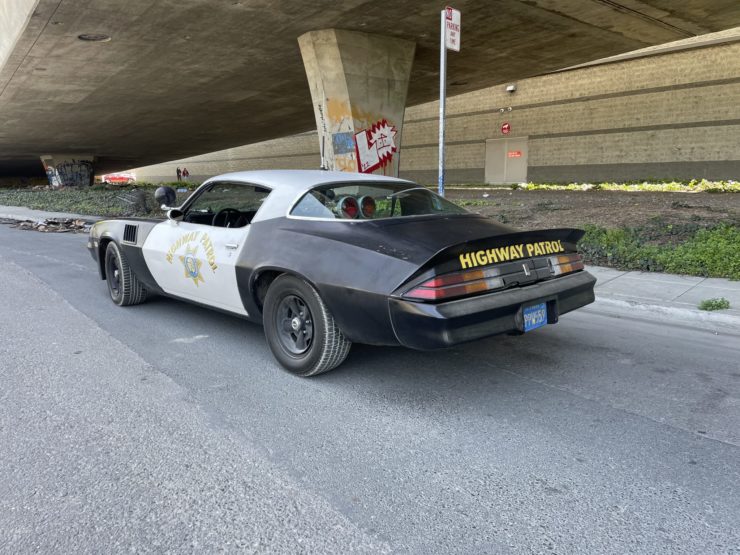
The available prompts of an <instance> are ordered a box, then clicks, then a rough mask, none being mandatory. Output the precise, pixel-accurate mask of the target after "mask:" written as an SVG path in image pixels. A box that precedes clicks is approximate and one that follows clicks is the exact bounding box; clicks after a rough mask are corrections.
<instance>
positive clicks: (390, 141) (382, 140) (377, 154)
mask: <svg viewBox="0 0 740 555" xmlns="http://www.w3.org/2000/svg"><path fill="white" fill-rule="evenodd" d="M396 134H397V131H396V127H395V126H393V125H390V124H389V123H388V121H387V120H385V119H382V120H380V121H376V122H375V123H374V124H373V125H372V126H371V127H370V128H369V129H363V130H362V131H360V132H359V133H357V134H355V151H356V153H357V169H358V170H359V171H360V172H362V173H372V172H373V171H375V170H377V169H378V168H384V167H386V166H387V165H388V164H389V163H390V162H391V160H393V154H394V153H395V152H396V151H397V150H398V147H396V140H395V139H396Z"/></svg>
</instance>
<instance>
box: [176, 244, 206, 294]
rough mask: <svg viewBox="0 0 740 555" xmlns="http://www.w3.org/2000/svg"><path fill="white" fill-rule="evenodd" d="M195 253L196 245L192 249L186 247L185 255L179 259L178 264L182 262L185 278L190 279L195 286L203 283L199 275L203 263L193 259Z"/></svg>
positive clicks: (196, 250)
mask: <svg viewBox="0 0 740 555" xmlns="http://www.w3.org/2000/svg"><path fill="white" fill-rule="evenodd" d="M197 252H198V245H195V246H193V247H192V248H190V247H188V248H187V249H185V254H184V255H183V256H181V257H180V262H182V265H183V268H184V269H185V277H186V278H189V279H192V280H193V283H195V285H196V286H197V285H198V282H199V281H202V282H205V280H204V279H203V275H202V274H201V273H200V267H201V266H202V265H203V261H202V260H198V259H197V258H195V255H196V254H197Z"/></svg>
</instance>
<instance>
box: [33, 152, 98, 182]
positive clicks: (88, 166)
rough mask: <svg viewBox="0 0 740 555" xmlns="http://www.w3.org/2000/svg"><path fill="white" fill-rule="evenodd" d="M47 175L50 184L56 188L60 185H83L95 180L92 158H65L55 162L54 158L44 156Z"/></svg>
mask: <svg viewBox="0 0 740 555" xmlns="http://www.w3.org/2000/svg"><path fill="white" fill-rule="evenodd" d="M42 161H43V163H44V169H45V170H46V177H47V178H48V180H49V186H51V187H52V188H54V189H57V188H59V187H82V186H86V185H90V184H92V182H93V176H94V174H93V165H92V162H91V161H90V160H75V159H72V160H64V161H63V162H60V163H58V164H54V161H53V159H52V158H43V159H42Z"/></svg>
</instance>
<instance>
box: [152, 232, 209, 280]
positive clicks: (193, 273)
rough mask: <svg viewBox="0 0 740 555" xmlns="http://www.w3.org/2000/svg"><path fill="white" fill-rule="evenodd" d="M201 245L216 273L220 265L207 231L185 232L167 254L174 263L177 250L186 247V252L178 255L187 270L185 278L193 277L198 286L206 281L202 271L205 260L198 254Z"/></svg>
mask: <svg viewBox="0 0 740 555" xmlns="http://www.w3.org/2000/svg"><path fill="white" fill-rule="evenodd" d="M200 247H203V253H204V254H205V262H207V264H208V267H209V268H210V269H211V272H213V273H216V270H217V269H218V266H217V265H216V253H215V251H214V249H213V241H211V238H210V237H209V235H208V234H207V233H203V232H200V231H191V232H190V233H185V234H183V235H182V236H180V237H179V238H178V239H177V241H175V242H174V243H172V245H170V248H169V249H168V250H167V255H166V256H165V258H166V259H167V262H169V263H170V264H172V263H173V262H174V259H175V254H176V253H177V251H178V250H180V249H181V248H184V249H185V252H184V253H183V254H182V255H180V256H178V258H179V260H180V262H181V263H182V266H183V269H184V271H185V278H186V279H192V280H193V283H194V284H195V285H196V287H197V286H198V284H199V283H205V279H203V272H202V271H201V268H202V266H203V262H204V261H203V260H202V259H200V258H198V256H197V255H198V251H199V249H200Z"/></svg>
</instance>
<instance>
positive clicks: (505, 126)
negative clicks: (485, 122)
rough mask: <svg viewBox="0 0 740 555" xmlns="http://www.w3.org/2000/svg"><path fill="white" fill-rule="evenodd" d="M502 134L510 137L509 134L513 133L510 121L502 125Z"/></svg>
mask: <svg viewBox="0 0 740 555" xmlns="http://www.w3.org/2000/svg"><path fill="white" fill-rule="evenodd" d="M501 133H503V134H504V135H508V134H509V133H511V124H510V123H509V122H508V121H507V122H506V123H503V124H502V125H501Z"/></svg>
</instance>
